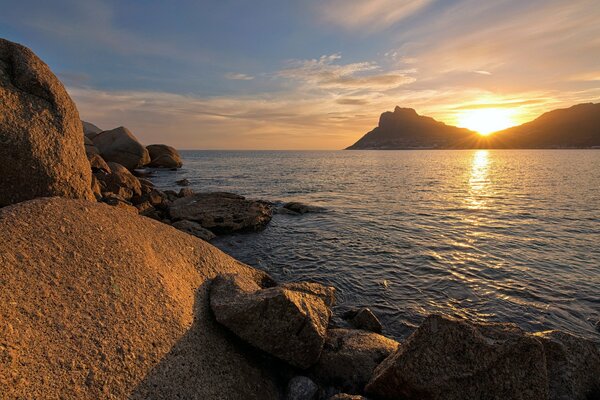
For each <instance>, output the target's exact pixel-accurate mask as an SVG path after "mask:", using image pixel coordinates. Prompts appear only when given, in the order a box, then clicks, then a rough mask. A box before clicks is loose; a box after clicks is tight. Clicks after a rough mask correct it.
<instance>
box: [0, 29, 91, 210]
mask: <svg viewBox="0 0 600 400" xmlns="http://www.w3.org/2000/svg"><path fill="white" fill-rule="evenodd" d="M82 130H83V129H82V126H81V121H80V120H79V113H78V112H77V108H76V107H75V104H74V103H73V101H72V100H71V98H70V97H69V95H68V94H67V92H66V90H65V88H64V86H63V85H62V83H60V81H59V80H58V79H57V78H56V76H54V74H53V73H52V71H50V68H48V66H47V65H46V64H45V63H44V62H43V61H42V60H40V59H39V58H38V57H37V56H36V55H35V54H34V53H33V52H32V51H31V50H29V49H28V48H26V47H24V46H21V45H19V44H17V43H13V42H9V41H8V40H4V39H0V148H1V149H2V151H1V154H2V156H1V157H0V207H3V206H6V205H9V204H14V203H18V202H21V201H26V200H29V199H34V198H36V197H51V196H60V197H66V198H80V199H86V200H94V194H93V193H92V190H91V183H92V175H91V172H90V167H89V163H88V161H87V158H86V156H85V150H84V146H83V134H82Z"/></svg>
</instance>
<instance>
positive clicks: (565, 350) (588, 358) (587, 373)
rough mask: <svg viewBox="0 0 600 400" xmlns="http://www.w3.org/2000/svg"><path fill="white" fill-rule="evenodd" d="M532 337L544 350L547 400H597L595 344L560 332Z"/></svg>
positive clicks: (599, 381)
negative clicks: (539, 342) (547, 390)
mask: <svg viewBox="0 0 600 400" xmlns="http://www.w3.org/2000/svg"><path fill="white" fill-rule="evenodd" d="M534 336H535V337H536V338H538V339H539V340H540V341H541V342H542V344H543V346H544V352H545V354H546V370H547V371H548V388H549V390H550V395H549V399H550V400H566V399H569V400H586V399H594V400H597V399H600V353H599V351H598V347H597V346H596V344H595V343H592V342H589V341H587V340H584V339H581V338H578V337H576V336H573V335H570V334H568V333H564V332H560V331H547V332H538V333H535V334H534Z"/></svg>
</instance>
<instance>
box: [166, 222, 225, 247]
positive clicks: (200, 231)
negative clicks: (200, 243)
mask: <svg viewBox="0 0 600 400" xmlns="http://www.w3.org/2000/svg"><path fill="white" fill-rule="evenodd" d="M172 225H173V228H177V229H179V230H180V231H183V232H186V233H189V234H190V235H194V236H196V237H198V238H200V239H202V240H206V241H207V242H208V241H210V240H212V239H214V238H215V237H216V236H215V234H214V233H212V232H211V231H209V230H208V229H204V228H203V227H202V226H200V224H198V223H197V222H193V221H186V220H181V221H176V222H173V224H172Z"/></svg>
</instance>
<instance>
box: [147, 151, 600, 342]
mask: <svg viewBox="0 0 600 400" xmlns="http://www.w3.org/2000/svg"><path fill="white" fill-rule="evenodd" d="M183 157H184V168H183V169H182V170H181V171H178V172H166V171H165V172H159V173H158V174H157V176H156V177H155V178H154V180H155V182H156V183H157V184H158V185H159V186H161V187H163V188H168V187H173V186H174V182H175V181H176V180H177V179H181V178H187V179H188V180H190V182H191V183H192V186H191V187H192V188H193V189H194V190H196V191H201V190H221V191H232V192H236V193H240V194H243V195H246V196H248V197H254V198H263V199H268V200H277V201H291V200H295V201H302V202H307V203H310V204H315V205H319V206H323V207H325V208H326V209H327V210H328V212H326V213H320V214H306V215H303V216H289V215H275V216H274V218H273V220H272V222H271V223H270V225H269V227H268V228H267V229H266V230H264V231H263V232H259V233H251V234H242V235H234V236H228V237H224V238H219V239H217V240H215V241H214V242H213V243H214V244H215V245H216V246H218V247H219V248H221V249H222V250H224V251H225V252H227V253H229V254H231V255H232V256H234V257H236V258H238V259H240V260H241V261H243V262H245V263H248V264H250V265H253V266H255V267H258V268H261V269H264V270H266V271H268V272H269V273H270V274H271V275H272V276H273V277H274V278H276V279H278V280H280V281H300V280H313V281H317V282H321V283H324V284H329V285H333V286H335V287H336V288H337V290H338V307H340V308H342V309H343V308H344V307H348V306H369V307H371V308H372V309H373V310H374V311H375V312H376V314H377V315H378V316H379V317H380V318H381V320H382V322H383V323H384V325H385V333H386V334H388V335H391V336H395V337H397V338H403V337H405V336H406V335H408V334H409V333H410V332H411V331H412V330H413V329H414V327H416V326H418V324H419V323H420V322H421V321H422V319H423V318H424V317H425V316H426V315H427V314H429V313H432V312H437V313H443V314H449V315H458V316H464V317H468V318H471V319H473V320H478V321H504V322H515V323H517V324H518V325H520V326H521V327H522V328H524V329H527V330H545V329H562V330H565V331H569V332H573V333H576V334H579V335H583V336H586V337H588V338H592V339H594V340H600V334H599V333H598V332H596V330H595V328H594V324H595V323H596V322H597V321H598V320H600V290H599V288H600V151H597V150H596V151H594V150H572V151H571V150H489V151H488V150H473V151H471V150H464V151H461V150H448V151H445V150H431V151H429V150H416V151H351V152H350V151H331V152H286V151H273V152H271V151H261V152H233V151H223V152H221V151H185V152H183Z"/></svg>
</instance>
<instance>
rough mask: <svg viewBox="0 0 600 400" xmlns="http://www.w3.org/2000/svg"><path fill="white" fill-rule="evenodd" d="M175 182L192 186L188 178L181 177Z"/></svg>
mask: <svg viewBox="0 0 600 400" xmlns="http://www.w3.org/2000/svg"><path fill="white" fill-rule="evenodd" d="M175 183H176V184H178V185H179V186H190V181H188V180H187V179H180V180H178V181H176V182H175Z"/></svg>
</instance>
